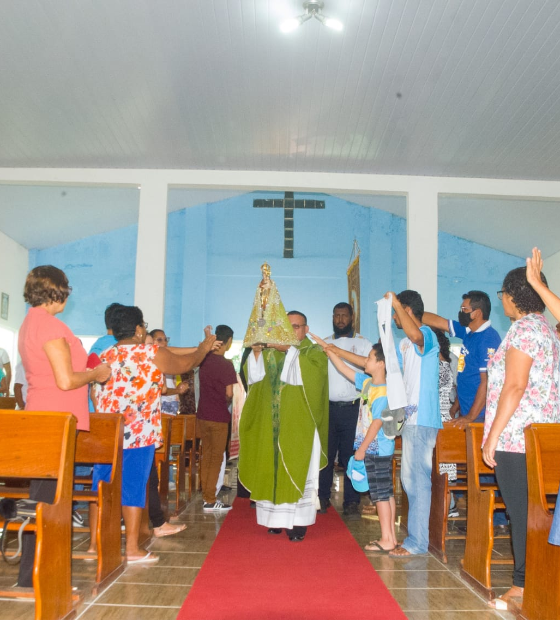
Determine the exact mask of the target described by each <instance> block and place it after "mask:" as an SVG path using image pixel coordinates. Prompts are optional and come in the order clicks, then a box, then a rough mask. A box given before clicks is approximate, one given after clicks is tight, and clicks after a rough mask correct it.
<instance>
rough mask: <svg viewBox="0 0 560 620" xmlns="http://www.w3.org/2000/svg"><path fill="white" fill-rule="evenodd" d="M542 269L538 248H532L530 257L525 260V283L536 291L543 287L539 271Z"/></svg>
mask: <svg viewBox="0 0 560 620" xmlns="http://www.w3.org/2000/svg"><path fill="white" fill-rule="evenodd" d="M542 268H543V259H542V255H541V251H540V250H539V248H533V253H532V255H531V257H529V258H528V259H527V282H529V284H530V285H531V286H532V287H533V288H534V289H535V291H538V288H539V287H541V288H542V287H543V286H544V283H543V281H542V280H541V271H542Z"/></svg>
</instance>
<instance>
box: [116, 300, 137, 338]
mask: <svg viewBox="0 0 560 620" xmlns="http://www.w3.org/2000/svg"><path fill="white" fill-rule="evenodd" d="M138 325H144V315H143V314H142V310H140V308H138V306H121V307H120V308H116V309H115V313H114V315H113V336H114V337H115V338H116V339H117V340H124V339H125V338H132V337H133V336H134V334H135V333H136V328H137V327H138Z"/></svg>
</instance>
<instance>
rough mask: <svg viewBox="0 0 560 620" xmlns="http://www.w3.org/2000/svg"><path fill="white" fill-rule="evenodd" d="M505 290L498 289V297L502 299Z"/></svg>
mask: <svg viewBox="0 0 560 620" xmlns="http://www.w3.org/2000/svg"><path fill="white" fill-rule="evenodd" d="M504 293H505V291H503V290H502V291H497V293H496V295H498V299H499V300H500V301H501V300H502V297H503V296H504Z"/></svg>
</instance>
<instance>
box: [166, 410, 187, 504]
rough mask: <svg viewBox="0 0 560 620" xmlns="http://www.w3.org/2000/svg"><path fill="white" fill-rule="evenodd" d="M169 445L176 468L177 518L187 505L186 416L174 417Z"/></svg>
mask: <svg viewBox="0 0 560 620" xmlns="http://www.w3.org/2000/svg"><path fill="white" fill-rule="evenodd" d="M172 417H173V419H172V420H171V421H170V422H171V433H170V437H169V445H170V448H171V451H170V457H169V464H170V465H172V466H173V465H174V466H175V473H176V476H175V507H174V509H173V512H172V513H171V516H177V515H178V514H179V513H181V512H182V511H183V510H184V508H185V507H186V505H187V492H186V489H185V456H186V452H185V444H186V439H187V420H186V416H184V415H176V416H172Z"/></svg>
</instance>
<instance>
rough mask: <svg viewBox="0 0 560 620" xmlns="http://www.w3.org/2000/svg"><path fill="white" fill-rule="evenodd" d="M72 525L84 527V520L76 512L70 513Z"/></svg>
mask: <svg viewBox="0 0 560 620" xmlns="http://www.w3.org/2000/svg"><path fill="white" fill-rule="evenodd" d="M72 525H73V526H74V527H84V518H83V517H82V515H81V514H80V513H79V512H78V511H77V510H73V511H72Z"/></svg>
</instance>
